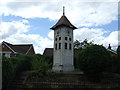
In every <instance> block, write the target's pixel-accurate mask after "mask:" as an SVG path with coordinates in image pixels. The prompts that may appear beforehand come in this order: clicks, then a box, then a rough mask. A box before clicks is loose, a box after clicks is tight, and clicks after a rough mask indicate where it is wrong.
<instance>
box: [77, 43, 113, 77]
mask: <svg viewBox="0 0 120 90" xmlns="http://www.w3.org/2000/svg"><path fill="white" fill-rule="evenodd" d="M77 59H78V63H79V64H78V66H79V69H80V70H82V71H83V72H84V73H85V74H87V75H95V76H96V75H99V74H100V73H102V72H104V71H109V69H110V67H111V66H112V60H111V58H110V55H109V53H108V51H107V50H106V49H105V48H104V47H103V46H99V45H91V46H89V47H87V48H85V49H82V50H81V51H80V52H79V54H78V57H77Z"/></svg>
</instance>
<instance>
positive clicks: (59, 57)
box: [50, 7, 77, 72]
mask: <svg viewBox="0 0 120 90" xmlns="http://www.w3.org/2000/svg"><path fill="white" fill-rule="evenodd" d="M50 29H52V30H54V51H53V53H54V55H53V67H52V69H53V71H58V72H69V71H73V70H74V65H73V30H74V29H77V28H76V27H75V26H74V25H72V24H71V23H70V21H69V20H68V19H67V17H66V16H65V13H64V7H63V15H62V17H61V18H60V19H59V21H58V22H57V23H56V24H55V25H54V26H53V27H51V28H50Z"/></svg>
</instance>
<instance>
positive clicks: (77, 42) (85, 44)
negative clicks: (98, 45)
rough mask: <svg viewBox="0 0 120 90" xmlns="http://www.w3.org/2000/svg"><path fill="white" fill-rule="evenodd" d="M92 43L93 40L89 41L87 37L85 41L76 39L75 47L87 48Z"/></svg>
mask: <svg viewBox="0 0 120 90" xmlns="http://www.w3.org/2000/svg"><path fill="white" fill-rule="evenodd" d="M90 45H93V41H90V42H88V40H87V39H85V40H84V41H83V42H80V41H78V40H76V41H75V42H74V48H77V49H79V48H86V47H88V46H90Z"/></svg>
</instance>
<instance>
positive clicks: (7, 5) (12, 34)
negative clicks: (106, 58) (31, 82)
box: [0, 0, 118, 54]
mask: <svg viewBox="0 0 120 90" xmlns="http://www.w3.org/2000/svg"><path fill="white" fill-rule="evenodd" d="M8 1H9V2H8ZM16 1H17V2H16ZM117 1H118V0H106V1H105V2H104V1H103V0H98V1H95V0H89V1H88V0H81V1H80V0H64V1H62V0H53V1H48V0H44V1H40V0H34V1H33V0H29V1H27V0H26V1H25V0H24V1H22V0H20V1H18V0H4V1H1V2H0V17H1V18H0V32H2V33H0V37H1V38H0V42H2V41H6V42H9V43H11V44H33V45H34V48H35V52H36V53H41V54H42V53H43V51H44V49H45V48H51V47H53V36H54V35H53V30H50V28H51V27H52V26H53V25H54V24H55V23H56V22H57V21H58V20H59V19H60V17H61V16H62V13H63V12H62V10H63V6H65V15H66V17H67V18H68V19H69V20H70V22H71V23H72V24H73V25H75V26H76V27H77V28H78V29H76V30H74V40H79V41H83V40H84V39H88V40H89V41H94V43H96V44H100V45H101V44H103V45H104V46H105V47H108V45H109V44H111V46H112V48H113V49H115V48H116V47H117V46H118V2H117Z"/></svg>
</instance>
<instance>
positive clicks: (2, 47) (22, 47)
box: [0, 41, 35, 57]
mask: <svg viewBox="0 0 120 90" xmlns="http://www.w3.org/2000/svg"><path fill="white" fill-rule="evenodd" d="M19 54H35V51H34V47H33V45H32V44H16V45H13V44H10V43H7V42H5V41H3V42H2V43H1V44H0V55H1V56H5V57H14V56H16V55H19Z"/></svg>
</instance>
